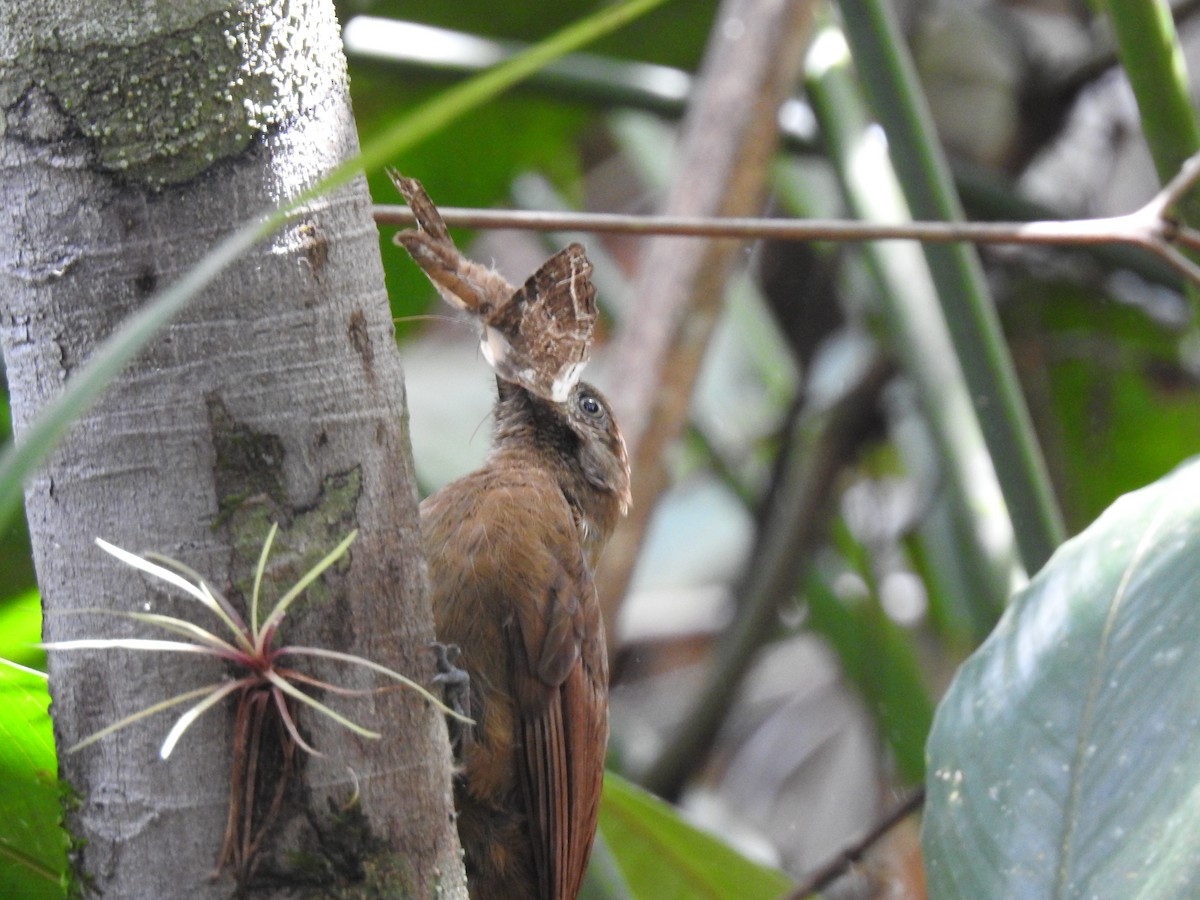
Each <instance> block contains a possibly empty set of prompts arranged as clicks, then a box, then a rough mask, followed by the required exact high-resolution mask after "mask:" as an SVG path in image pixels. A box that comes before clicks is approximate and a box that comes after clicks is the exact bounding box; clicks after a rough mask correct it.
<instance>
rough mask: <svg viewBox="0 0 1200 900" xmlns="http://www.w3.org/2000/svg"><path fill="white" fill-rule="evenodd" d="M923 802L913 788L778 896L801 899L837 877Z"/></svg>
mask: <svg viewBox="0 0 1200 900" xmlns="http://www.w3.org/2000/svg"><path fill="white" fill-rule="evenodd" d="M924 803H925V788H923V787H922V788H917V789H916V790H915V791H913V792H912V793H911V794H909V795H908V797H906V798H905V799H904V801H903V802H902V803H901V804H900V805H899V806H897V807H896V808H895V809H893V810H892V811H891V812H890V813H888V814H887V815H886V816H884V817H883V818H882V819H880V820H879V822H878V823H876V825H875V827H874V828H872V829H871V830H870V831H869V832H867V834H866V835H864V836H863V837H862V839H860V840H859V841H857V842H856V843H854V844H851V845H850V846H849V847H846V848H845V849H844V850H842V851H841V852H840V853H838V854H837V855H836V856H834V857H833V859H831V860H829V861H828V862H827V863H825V864H824V865H823V866H821V867H820V868H819V869H817V870H816V871H815V872H813V873H812V874H811V875H809V877H808V878H807V879H805V881H804V882H803V883H802V884H800V885H798V886H797V887H796V888H795V890H793V891H791V892H790V893H788V894H786V895H785V896H784V897H783V898H781V900H804V898H805V897H809V896H811V895H813V894H815V893H817V892H818V891H821V890H824V889H825V888H827V887H829V885H830V884H832V883H833V881H834V879H836V878H840V877H841V876H842V875H844V874H845V873H846V872H848V871H849V870H850V868H851V867H852V866H854V865H856V864H857V863H858V862H859V860H861V859H862V858H863V856H865V855H866V853H867V851H868V850H870V849H871V848H872V847H873V846H875V844H877V843H878V842H879V841H880V839H882V838H883V836H884V835H886V834H887V833H888V832H889V831H891V830H892V829H893V828H895V827H896V826H897V825H899V824H900V823H901V822H903V821H904V820H905V819H907V818H908V817H909V816H911V815H912V814H913V813H915V812H916V811H917V810H918V809H920V808H921V807H922V806H923V805H924Z"/></svg>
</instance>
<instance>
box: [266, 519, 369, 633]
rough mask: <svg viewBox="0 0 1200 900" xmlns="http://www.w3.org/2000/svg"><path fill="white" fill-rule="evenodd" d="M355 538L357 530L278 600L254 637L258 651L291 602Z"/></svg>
mask: <svg viewBox="0 0 1200 900" xmlns="http://www.w3.org/2000/svg"><path fill="white" fill-rule="evenodd" d="M356 537H358V529H357V528H356V529H355V530H354V531H352V532H350V533H349V534H348V535H346V537H345V538H344V539H343V540H342V542H341V543H340V544H338V545H337V546H336V547H334V548H333V549H332V550H330V551H329V552H328V553H327V554H325V557H324V558H323V559H322V560H321V561H320V562H319V563H317V564H316V565H315V566H313V567H312V568H311V569H309V570H308V571H307V572H305V573H304V577H303V578H301V579H300V580H299V581H297V582H296V583H295V584H294V585H292V587H291V589H290V590H288V592H287V593H286V594H284V595H283V596H282V597H280V598H279V602H278V603H276V604H275V608H274V609H272V610H271V614H270V615H268V616H267V618H266V619H265V620H264V621H263V625H262V630H261V631H259V632H258V634H257V636H256V641H257V643H258V647H259V650H261V649H262V646H263V640H262V637H263V635H265V634H267V633H269V632H270V631H272V630H273V629H275V628H277V627H278V626H279V623H280V621H282V619H283V617H284V615H285V614H286V613H287V610H288V607H289V606H291V605H292V602H293V601H294V600H295V599H296V598H297V597H299V596H300V595H301V594H302V593H303V592H304V589H305V588H306V587H308V586H309V585H310V584H312V583H313V582H314V581H316V580H317V579H318V578H320V577H321V575H322V573H324V571H325V570H326V569H328V568H329V567H330V566H332V565H333V564H334V563H335V562H337V561H338V560H339V559H341V558H342V555H343V554H344V553H345V552H346V550H347V549H348V548H349V547H350V545H351V544H353V543H354V539H355V538H356Z"/></svg>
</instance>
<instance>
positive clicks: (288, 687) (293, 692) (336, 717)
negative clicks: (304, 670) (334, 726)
mask: <svg viewBox="0 0 1200 900" xmlns="http://www.w3.org/2000/svg"><path fill="white" fill-rule="evenodd" d="M264 675H265V676H266V678H267V680H268V681H270V682H271V684H273V685H275V687H277V688H279V690H281V691H283V692H284V693H285V694H287V695H288V696H289V697H295V698H296V699H297V700H299V701H300V702H301V703H307V704H308V705H309V706H311V707H312V708H313V709H315V710H317V711H318V712H320V713H321V714H323V715H326V716H328V717H329V718H331V719H333V721H335V722H337V723H338V724H339V725H341V726H342V727H343V728H349V729H350V730H351V731H353V732H354V733H355V734H358V735H362V736H363V737H366V738H373V739H376V740H378V739H379V738H381V737H383V735H381V734H380V733H379V732H377V731H370V730H368V729H366V728H363V727H362V726H361V725H359V724H358V723H356V722H351V721H350V720H349V719H347V718H346V717H345V716H343V715H341V714H340V713H336V712H334V711H333V710H332V709H330V708H329V707H328V706H326V705H325V704H324V703H321V702H320V701H319V700H314V699H313V698H312V697H310V696H308V694H306V693H304V692H303V691H301V690H299V689H297V688H296V687H294V686H293V685H292V684H290V683H289V682H288V681H287V679H285V678H280V677H279V676H278V675H277V674H275V673H274V672H272V671H269V670H268V671H267V672H265V673H264Z"/></svg>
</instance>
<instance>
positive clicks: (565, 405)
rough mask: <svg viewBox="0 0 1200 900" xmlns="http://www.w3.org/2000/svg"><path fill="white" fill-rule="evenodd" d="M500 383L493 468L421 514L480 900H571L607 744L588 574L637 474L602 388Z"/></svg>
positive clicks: (451, 489) (600, 634) (463, 831)
mask: <svg viewBox="0 0 1200 900" xmlns="http://www.w3.org/2000/svg"><path fill="white" fill-rule="evenodd" d="M497 383H498V385H499V399H498V400H497V402H496V410H495V436H494V441H493V447H492V451H491V454H490V456H489V457H488V460H487V462H486V464H485V465H484V466H483V468H481V469H479V470H478V471H476V472H473V473H472V474H470V475H467V476H465V477H463V478H461V479H459V480H458V481H455V482H453V483H452V484H450V485H448V486H446V487H444V488H443V489H442V490H440V491H438V492H437V493H436V494H434V495H433V496H432V497H430V498H428V499H427V500H425V501H424V503H422V504H421V528H422V532H423V534H424V540H425V552H426V557H427V559H428V562H429V575H430V583H431V586H432V602H433V610H434V618H435V623H436V629H437V635H438V640H439V641H440V642H442V643H443V645H454V646H456V647H457V648H458V650H459V654H458V656H457V665H459V666H461V667H462V668H463V669H464V670H465V671H466V673H467V674H468V675H469V688H467V690H468V691H469V714H470V715H471V716H472V717H473V718H474V719H475V722H476V724H475V726H474V728H473V729H471V730H470V731H469V732H466V733H463V734H461V735H460V737H459V740H458V741H457V742H456V743H457V745H458V750H459V754H460V757H461V758H460V763H461V768H460V770H459V772H458V775H457V777H456V781H455V805H456V807H457V810H458V833H459V837H460V839H461V841H462V845H463V849H464V851H465V854H466V866H467V879H468V883H469V886H470V891H471V896H472V897H473V898H474V900H517V898H537V900H574V898H575V896H576V895H577V894H578V892H579V888H580V884H581V883H582V880H583V873H584V870H585V868H586V867H587V861H588V856H589V854H590V852H591V845H592V839H593V836H594V834H595V830H596V819H597V814H598V810H599V803H600V788H601V783H602V779H603V771H604V754H605V749H606V745H607V741H608V661H607V657H606V652H605V642H604V626H603V622H602V619H601V615H600V606H599V602H598V600H597V597H596V588H595V585H594V584H593V579H592V575H593V572H594V569H595V566H596V562H597V559H598V558H599V556H600V552H601V550H602V549H603V547H604V543H605V541H606V540H607V539H608V536H609V534H610V533H611V532H612V529H613V527H614V526H615V525H616V523H617V520H618V518H619V516H620V515H621V514H623V513H624V512H625V510H626V509H627V508H628V505H629V498H630V488H629V462H628V458H627V455H626V452H625V443H624V441H623V439H622V438H621V432H620V430H619V429H618V428H617V424H616V422H615V421H614V420H613V415H612V411H611V410H610V409H609V406H608V403H607V402H606V401H605V400H604V398H603V397H602V396H601V395H600V393H599V392H598V391H597V390H596V389H595V388H593V387H591V386H590V385H588V384H586V383H583V382H580V383H577V384H575V385H574V386H573V387H572V388H571V389H570V391H569V393H568V394H567V397H566V399H565V401H564V402H555V401H553V400H551V399H547V398H544V397H539V396H537V395H535V394H533V393H531V392H530V391H529V390H527V389H526V388H524V387H521V386H520V385H517V384H513V383H511V382H508V381H504V380H502V379H497ZM445 662H446V660H445V657H444V656H443V659H442V664H443V665H445ZM464 709H466V705H465V704H464Z"/></svg>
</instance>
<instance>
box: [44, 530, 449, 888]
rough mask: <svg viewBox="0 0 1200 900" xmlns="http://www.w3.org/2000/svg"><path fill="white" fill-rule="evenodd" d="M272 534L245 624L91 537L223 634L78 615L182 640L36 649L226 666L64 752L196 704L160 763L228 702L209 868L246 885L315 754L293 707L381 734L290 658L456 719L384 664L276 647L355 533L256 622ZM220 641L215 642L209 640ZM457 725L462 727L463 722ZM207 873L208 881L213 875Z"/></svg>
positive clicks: (150, 558)
mask: <svg viewBox="0 0 1200 900" xmlns="http://www.w3.org/2000/svg"><path fill="white" fill-rule="evenodd" d="M276 531H277V526H276V525H272V526H271V530H270V532H269V533H268V534H267V538H266V540H265V541H264V542H263V547H262V552H261V553H260V555H259V559H258V565H257V567H256V569H255V573H254V587H253V590H252V592H251V597H250V613H249V620H248V621H247V620H246V618H244V617H243V616H242V615H241V614H240V613H239V612H238V611H237V609H236V608H235V607H234V606H233V604H232V603H230V602H229V600H228V599H226V598H225V597H224V596H223V595H222V594H221V592H220V591H218V590H216V589H215V588H213V587H212V586H211V585H210V584H209V583H208V582H207V581H205V580H204V578H203V577H201V576H200V575H199V574H197V573H196V572H195V571H194V570H192V569H190V568H189V567H187V566H186V565H184V564H183V563H181V562H178V561H177V560H174V559H170V558H169V557H165V556H162V555H159V554H156V553H147V554H145V555H144V556H139V555H137V554H135V553H130V552H129V551H127V550H123V549H121V548H120V547H116V546H114V545H112V544H110V543H108V542H107V541H104V540H102V539H100V538H97V539H96V544H97V545H98V546H99V547H100V549H102V550H104V551H105V552H106V553H109V554H111V555H112V556H115V557H116V558H117V559H119V560H120V561H121V562H123V563H126V564H127V565H130V566H133V567H134V568H135V569H140V570H141V571H143V572H146V573H147V574H149V575H153V576H154V577H155V578H158V579H160V580H162V581H165V582H166V583H167V584H170V585H172V586H174V587H176V588H178V589H180V590H181V591H183V592H184V593H186V594H187V595H188V596H190V597H192V598H193V599H195V600H198V601H199V602H200V603H201V604H202V605H203V606H204V607H206V608H207V609H208V610H209V611H210V612H211V613H212V614H213V615H215V616H216V617H217V619H218V620H219V621H220V623H221V626H222V628H220V629H215V630H211V631H210V630H209V629H207V628H204V627H201V626H200V625H197V624H195V623H194V622H190V621H188V620H187V619H182V618H178V617H176V616H168V615H162V614H158V613H149V612H133V611H114V610H99V609H85V610H79V612H95V613H103V614H106V615H117V616H121V617H123V618H128V619H133V620H134V621H136V622H142V623H144V624H147V625H153V626H155V627H157V628H161V629H163V630H164V631H167V632H171V633H173V634H174V635H176V636H178V637H181V638H183V640H162V639H157V638H140V637H133V638H82V639H77V640H65V641H53V642H48V643H44V644H42V645H41V646H42V647H44V648H45V649H47V650H84V649H88V650H94V649H123V650H150V651H159V652H167V653H201V654H207V655H209V656H216V657H219V658H221V659H224V660H226V661H227V662H228V663H230V664H231V666H232V667H233V668H234V670H235V672H236V677H234V678H233V679H227V680H223V681H220V682H217V683H215V684H208V685H205V686H203V687H198V688H194V689H192V690H189V691H185V692H183V693H181V694H177V695H175V696H174V697H170V698H168V699H166V700H162V701H160V702H158V703H155V704H152V705H151V706H148V707H146V708H145V709H141V710H139V711H137V712H135V713H133V714H132V715H129V716H126V717H125V718H123V719H120V720H119V721H117V722H113V723H112V724H111V725H108V726H106V727H104V728H102V729H100V730H99V731H97V732H95V733H93V734H91V735H89V736H88V737H86V738H84V739H83V740H81V741H79V742H78V743H77V744H75V745H74V746H73V747H70V748H69V749H68V750H67V752H68V753H74V752H76V751H78V750H81V749H83V748H84V747H87V746H88V745H89V744H93V743H95V742H96V741H99V740H101V739H102V738H104V737H106V736H107V735H110V734H112V733H113V732H115V731H119V730H120V729H122V728H125V727H127V726H129V725H132V724H134V723H135V722H138V721H140V720H142V719H145V718H147V717H148V716H152V715H154V714H155V713H158V712H161V711H163V710H166V709H169V708H171V707H174V706H179V705H181V704H184V703H188V702H189V701H195V702H194V703H193V704H192V706H190V707H189V708H188V709H187V710H186V711H185V712H184V713H183V715H181V716H180V717H179V718H178V719H177V720H176V721H175V724H174V726H172V728H171V730H170V731H169V732H168V733H167V736H166V739H165V740H164V741H163V744H162V747H161V749H160V750H159V755H160V756H161V757H162V758H163V759H167V758H168V757H169V756H170V755H171V752H172V751H173V750H174V749H175V746H176V744H178V742H179V740H180V739H181V738H182V737H183V735H184V734H185V733H186V732H187V730H188V728H189V727H190V726H191V725H192V724H193V723H194V722H195V721H196V720H197V719H198V718H199V717H200V716H202V715H203V714H204V713H205V712H207V711H208V710H210V709H212V708H213V707H214V706H217V705H218V704H220V703H221V701H222V700H224V699H225V698H226V697H229V696H231V695H236V696H237V704H238V705H237V712H236V715H235V718H234V732H233V763H232V773H231V778H230V803H229V819H228V823H227V826H226V832H225V839H224V843H223V845H222V848H221V852H220V854H219V857H218V861H217V873H219V872H220V871H221V870H222V869H224V868H225V867H226V866H232V867H233V869H234V871H235V872H236V873H237V878H238V881H239V882H243V883H244V882H245V881H246V880H247V879H248V878H249V876H250V875H251V874H252V869H253V863H254V858H255V855H256V852H257V850H258V849H259V847H260V845H261V842H262V838H263V837H264V836H265V834H266V833H267V830H268V829H269V828H270V826H271V824H272V822H273V821H274V819H275V817H276V815H278V813H279V809H280V807H281V805H282V803H283V798H284V794H285V789H286V786H287V783H288V780H289V777H290V775H291V772H292V771H293V768H294V760H295V750H296V748H297V747H299V748H300V749H302V750H304V751H305V752H307V753H311V754H313V755H315V756H322V755H323V754H322V753H320V752H319V751H318V750H316V749H315V748H314V747H312V746H311V745H310V744H309V743H308V742H307V741H305V740H304V738H303V737H302V736H301V735H300V731H299V729H298V728H297V725H296V710H297V709H298V706H297V704H304V705H307V706H310V707H312V708H313V709H315V710H316V711H317V712H319V713H320V714H321V715H324V716H328V717H329V718H330V719H332V720H333V721H335V722H337V723H338V724H339V725H342V726H344V727H345V728H348V729H350V730H351V731H353V732H354V733H355V734H358V735H360V736H362V737H366V738H374V739H378V738H379V737H380V736H381V735H380V734H379V733H378V732H376V731H372V730H370V729H368V728H365V727H363V726H362V725H359V724H358V723H356V722H353V721H351V720H350V719H348V718H346V717H345V716H343V715H341V714H340V713H338V712H336V711H335V710H333V709H331V708H330V707H329V706H327V705H325V704H324V703H321V702H320V701H319V700H317V699H315V698H314V697H312V696H311V695H310V694H307V693H305V692H304V691H302V690H301V689H300V688H299V687H298V686H297V685H298V684H299V685H307V686H309V687H314V688H317V689H320V690H322V691H327V692H329V693H332V694H340V695H361V694H362V693H364V692H363V691H358V690H351V689H348V688H343V687H340V686H338V685H335V684H330V683H328V682H325V681H322V680H319V679H317V678H314V677H312V676H310V675H307V674H305V673H303V672H301V671H299V670H297V669H296V668H294V667H293V665H294V661H295V660H296V659H297V658H298V657H305V656H309V657H319V658H322V659H327V660H333V661H335V662H340V663H349V664H352V665H357V666H363V667H366V668H368V669H371V670H372V671H374V672H378V673H380V674H382V675H386V676H388V677H389V678H392V679H394V680H395V681H397V682H399V683H400V684H401V685H403V686H404V687H408V688H411V689H412V690H414V691H416V692H418V693H419V694H420V695H421V696H422V697H424V698H425V699H426V700H427V701H429V702H430V703H432V704H434V705H435V706H436V707H438V708H439V709H440V710H442V711H443V712H445V713H446V714H447V715H450V716H453V717H455V718H459V719H465V717H463V716H461V715H460V714H458V713H456V712H455V711H453V710H451V709H448V708H447V707H446V706H445V705H444V704H443V703H442V702H441V701H440V700H439V699H438V698H437V697H436V696H434V695H433V694H431V693H430V692H429V691H428V690H426V689H425V688H424V687H422V686H421V685H419V684H417V683H416V682H415V681H413V680H412V679H410V678H407V677H405V676H404V675H401V674H400V673H399V672H396V671H394V670H392V669H389V668H388V667H386V666H383V665H380V664H379V663H375V662H372V661H371V660H369V659H365V658H363V657H361V656H355V655H353V654H349V653H341V652H339V651H336V650H328V649H325V648H321V647H302V646H293V645H287V644H279V643H278V640H279V633H280V626H281V625H282V623H283V619H284V617H285V616H286V614H287V611H288V609H289V607H290V606H291V605H292V603H293V602H294V601H295V600H296V599H297V598H298V597H299V596H300V595H301V594H302V593H303V592H304V590H305V589H306V588H307V587H308V586H309V585H310V584H312V583H313V582H314V581H315V580H316V579H317V578H319V577H320V576H321V574H322V573H323V572H325V570H326V569H328V568H329V567H330V566H331V565H333V564H334V563H336V562H337V561H338V560H339V559H341V557H342V556H343V555H344V554H345V553H346V551H347V550H348V549H349V547H350V545H351V543H353V541H354V539H355V537H356V535H357V531H354V532H351V533H350V534H349V535H348V536H347V537H346V538H345V539H344V540H343V541H342V542H341V543H340V544H338V546H337V547H335V548H334V549H333V550H332V551H331V552H330V553H328V554H327V555H326V556H325V557H324V558H323V559H322V560H321V561H320V562H318V563H317V564H316V565H315V566H313V567H312V568H311V569H309V570H308V571H307V572H306V573H305V574H304V575H303V577H301V578H300V580H299V581H297V582H296V583H295V584H294V585H293V586H292V587H291V588H289V589H288V590H287V591H286V592H285V593H284V594H283V596H282V597H280V598H279V600H278V601H276V603H275V605H274V607H273V608H272V609H271V610H270V612H268V613H267V615H266V616H265V617H264V618H261V620H260V615H259V612H260V611H259V603H260V595H261V586H262V579H263V572H264V571H265V569H266V564H267V558H268V556H269V555H270V552H271V545H272V543H273V542H274V539H275V534H276ZM221 631H223V632H225V633H227V635H228V636H227V637H226V636H222V635H221V634H220V633H218V632H221ZM465 721H467V722H470V720H469V719H465ZM272 733H276V734H277V736H278V750H279V753H278V757H277V759H278V762H279V765H280V769H281V772H280V773H279V777H277V778H276V779H275V787H274V792H273V794H272V796H271V798H270V800H269V802H267V803H266V805H265V813H264V814H263V815H262V816H261V818H260V821H259V822H258V823H257V824H256V823H255V822H254V821H253V820H254V811H255V808H256V804H255V796H256V786H257V777H256V776H257V773H258V768H259V761H260V757H261V755H262V753H263V752H264V751H265V750H266V749H269V747H270V744H266V743H264V740H266V741H270V739H271V735H272ZM214 874H216V873H214Z"/></svg>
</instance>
